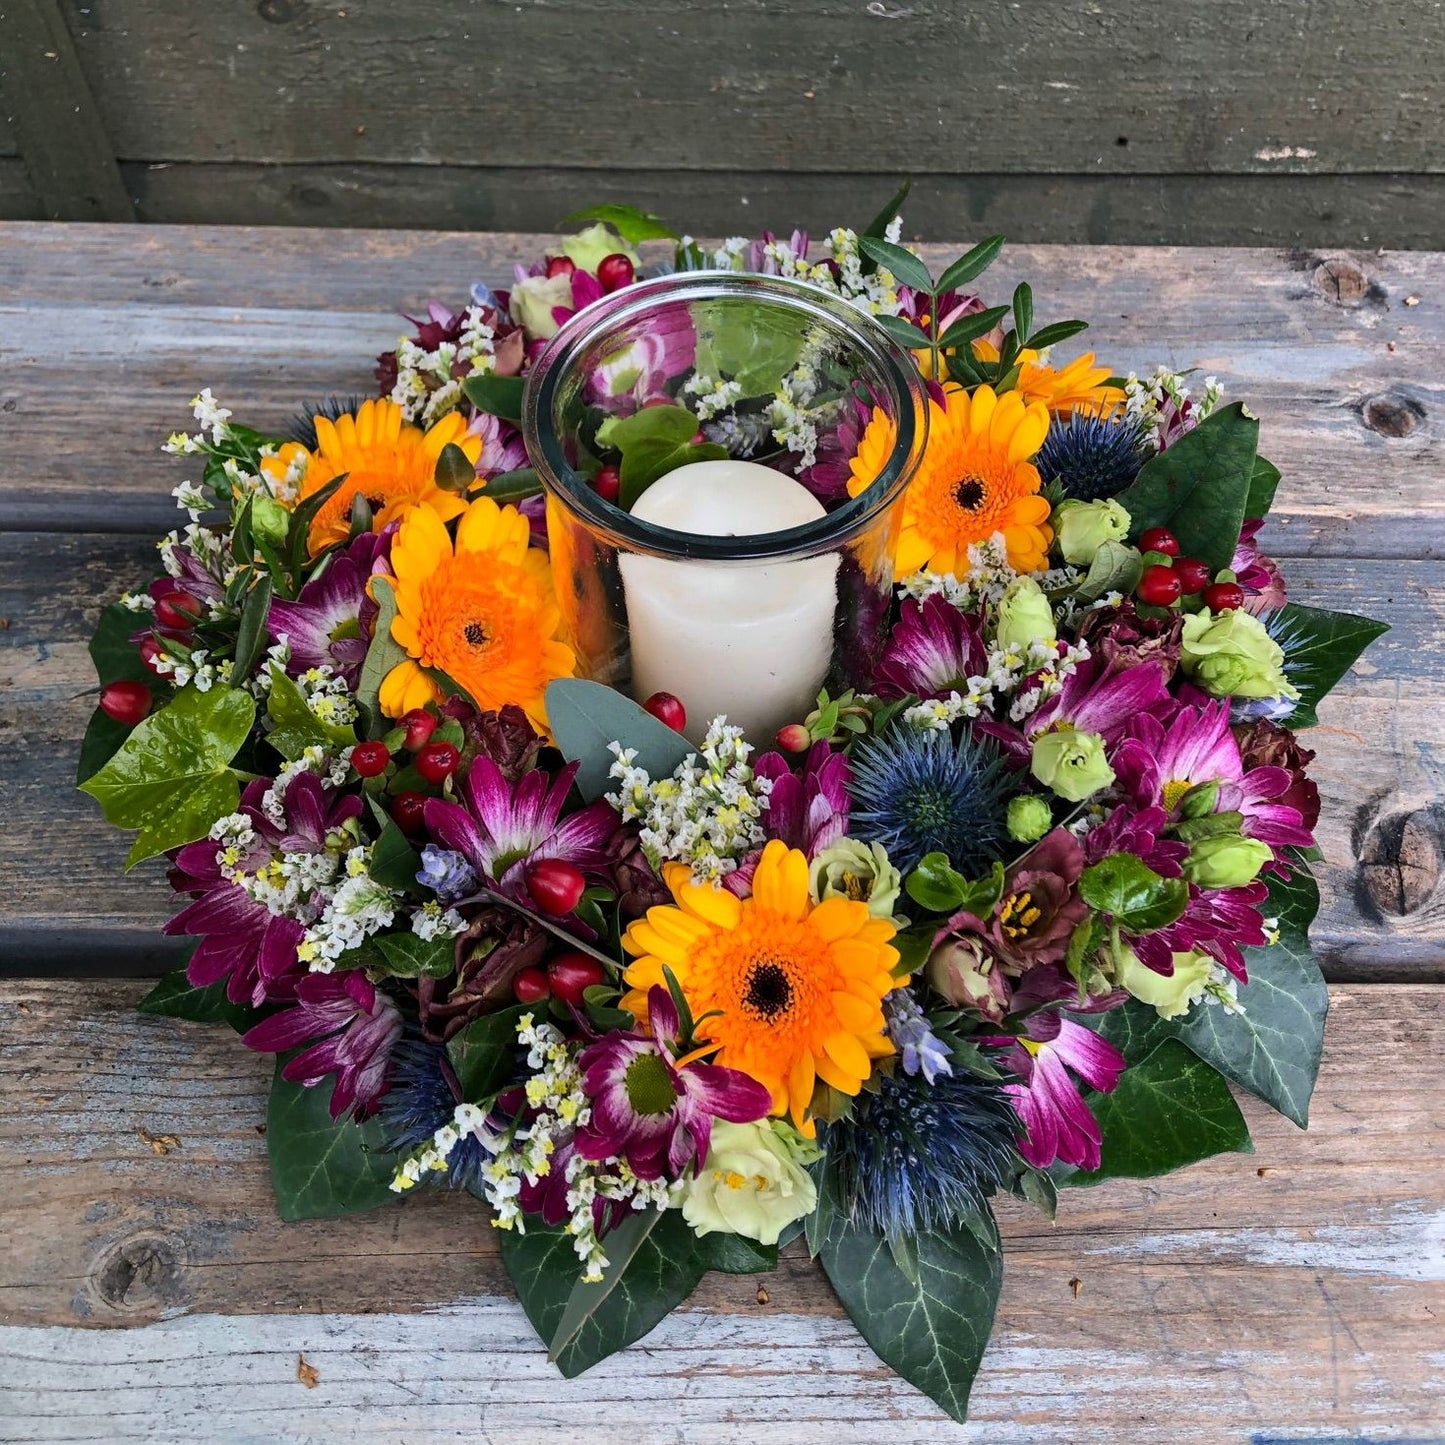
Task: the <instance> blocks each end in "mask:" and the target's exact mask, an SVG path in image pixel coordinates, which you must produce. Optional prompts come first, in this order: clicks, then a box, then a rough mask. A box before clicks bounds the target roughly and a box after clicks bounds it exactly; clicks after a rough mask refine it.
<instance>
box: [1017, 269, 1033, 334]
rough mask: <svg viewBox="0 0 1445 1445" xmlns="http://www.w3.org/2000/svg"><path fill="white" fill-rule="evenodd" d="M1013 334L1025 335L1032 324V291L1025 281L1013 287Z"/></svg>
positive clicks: (1031, 327)
mask: <svg viewBox="0 0 1445 1445" xmlns="http://www.w3.org/2000/svg"><path fill="white" fill-rule="evenodd" d="M1013 313H1014V334H1015V335H1017V336H1027V335H1028V334H1029V332H1030V331H1031V330H1032V329H1033V324H1034V293H1033V288H1032V287H1031V286H1030V285H1029V283H1028V282H1027V281H1020V282H1019V284H1018V285H1017V286H1015V287H1014V304H1013Z"/></svg>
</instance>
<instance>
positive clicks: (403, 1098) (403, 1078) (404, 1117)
mask: <svg viewBox="0 0 1445 1445" xmlns="http://www.w3.org/2000/svg"><path fill="white" fill-rule="evenodd" d="M391 1062H392V1075H391V1087H390V1089H389V1090H388V1091H387V1093H386V1096H385V1097H384V1098H383V1099H382V1101H381V1108H380V1109H379V1110H378V1120H379V1122H380V1124H381V1131H382V1139H383V1141H384V1143H385V1147H386V1148H387V1149H388V1150H389V1151H391V1152H392V1153H394V1154H408V1153H410V1152H411V1151H412V1150H414V1149H417V1148H419V1147H420V1146H421V1145H423V1144H426V1143H428V1142H429V1141H430V1140H431V1138H432V1136H433V1135H434V1134H435V1133H436V1131H437V1130H438V1129H440V1128H442V1127H443V1126H444V1125H447V1124H450V1123H451V1122H452V1121H453V1118H454V1117H455V1114H456V1107H457V1105H458V1104H459V1103H460V1102H461V1089H460V1087H459V1086H458V1084H457V1078H456V1075H455V1074H454V1073H453V1072H452V1068H451V1064H450V1062H449V1060H448V1058H447V1051H446V1050H445V1049H443V1048H438V1047H437V1045H436V1044H433V1043H429V1042H428V1041H427V1040H426V1039H424V1038H422V1037H421V1035H420V1034H419V1033H417V1032H415V1030H414V1028H408V1030H407V1032H406V1034H405V1035H404V1036H403V1038H402V1039H401V1040H400V1042H398V1043H397V1045H396V1047H395V1048H394V1049H393V1050H392V1055H391ZM490 1159H491V1155H490V1154H488V1153H487V1151H486V1149H484V1148H483V1147H482V1143H481V1141H480V1140H479V1139H478V1138H477V1137H476V1135H474V1134H466V1133H464V1134H463V1135H462V1136H461V1139H460V1140H459V1141H458V1142H457V1144H456V1145H455V1146H454V1147H453V1149H452V1151H451V1153H450V1154H449V1155H448V1156H447V1170H446V1177H447V1182H448V1183H449V1184H450V1185H451V1187H452V1188H453V1189H467V1190H470V1191H471V1192H472V1193H473V1194H480V1193H481V1186H482V1168H483V1166H484V1165H485V1164H487V1162H488V1161H489V1160H490ZM429 1177H435V1178H437V1179H440V1177H441V1176H440V1175H434V1176H429Z"/></svg>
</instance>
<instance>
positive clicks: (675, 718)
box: [642, 692, 687, 733]
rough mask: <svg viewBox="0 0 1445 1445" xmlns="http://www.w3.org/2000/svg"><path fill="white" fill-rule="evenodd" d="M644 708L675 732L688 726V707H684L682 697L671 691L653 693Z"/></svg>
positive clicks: (643, 705)
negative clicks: (674, 694)
mask: <svg viewBox="0 0 1445 1445" xmlns="http://www.w3.org/2000/svg"><path fill="white" fill-rule="evenodd" d="M642 710H643V711H644V712H650V713H651V714H652V715H653V717H655V718H656V719H657V720H658V722H660V723H662V724H663V725H664V726H665V727H670V728H671V729H672V730H673V732H675V733H680V732H681V731H682V730H683V728H685V727H686V726H687V709H686V708H685V707H683V705H682V699H681V698H677V697H674V696H673V695H672V694H671V693H670V692H655V693H653V694H652V696H651V697H650V698H648V699H647V701H646V702H645V703H643V704H642Z"/></svg>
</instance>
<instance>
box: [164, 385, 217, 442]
mask: <svg viewBox="0 0 1445 1445" xmlns="http://www.w3.org/2000/svg"><path fill="white" fill-rule="evenodd" d="M191 415H192V416H194V417H195V419H196V420H197V421H198V422H200V424H201V429H200V430H199V431H198V432H197V433H196V434H195V435H194V436H189V435H187V434H186V433H185V432H183V431H178V432H174V433H172V434H171V436H169V437H168V438H167V439H166V441H165V443H164V445H162V447H161V450H162V451H163V452H169V453H170V454H171V455H172V456H194V455H195V454H196V453H197V452H203V451H205V450H206V433H207V432H210V434H211V442H210V444H211V445H212V446H216V447H218V446H221V445H222V444H223V443H224V442H226V441H228V440H229V439H230V436H231V427H230V421H231V415H232V413H231V411H230V410H229V408H227V407H224V406H222V405H221V404H220V403H219V402H218V401H217V400H216V398H215V397H214V396H212V395H211V388H210V387H209V386H207V387H203V388H202V389H201V392H200V394H199V395H198V396H193V397H192V398H191Z"/></svg>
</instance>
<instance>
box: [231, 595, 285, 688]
mask: <svg viewBox="0 0 1445 1445" xmlns="http://www.w3.org/2000/svg"><path fill="white" fill-rule="evenodd" d="M274 591H275V583H274V582H273V581H272V579H271V578H270V577H269V576H267V575H264V574H263V575H262V576H261V578H260V579H259V580H258V581H257V583H256V585H255V586H254V587H252V588H251V590H250V592H248V593H247V594H246V602H245V605H244V606H243V607H242V608H241V622H240V626H239V628H238V629H237V632H236V654H235V660H234V662H233V664H232V670H231V678H232V681H233V682H236V683H240V682H241V681H242V680H243V679H245V678H248V677H250V675H251V673H252V671H253V670H254V668H255V666H256V662H257V660H258V659H259V658H260V656H261V652H262V649H263V648H264V647H265V646H266V618H267V616H268V614H269V613H270V611H271V594H272V593H273V592H274Z"/></svg>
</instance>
